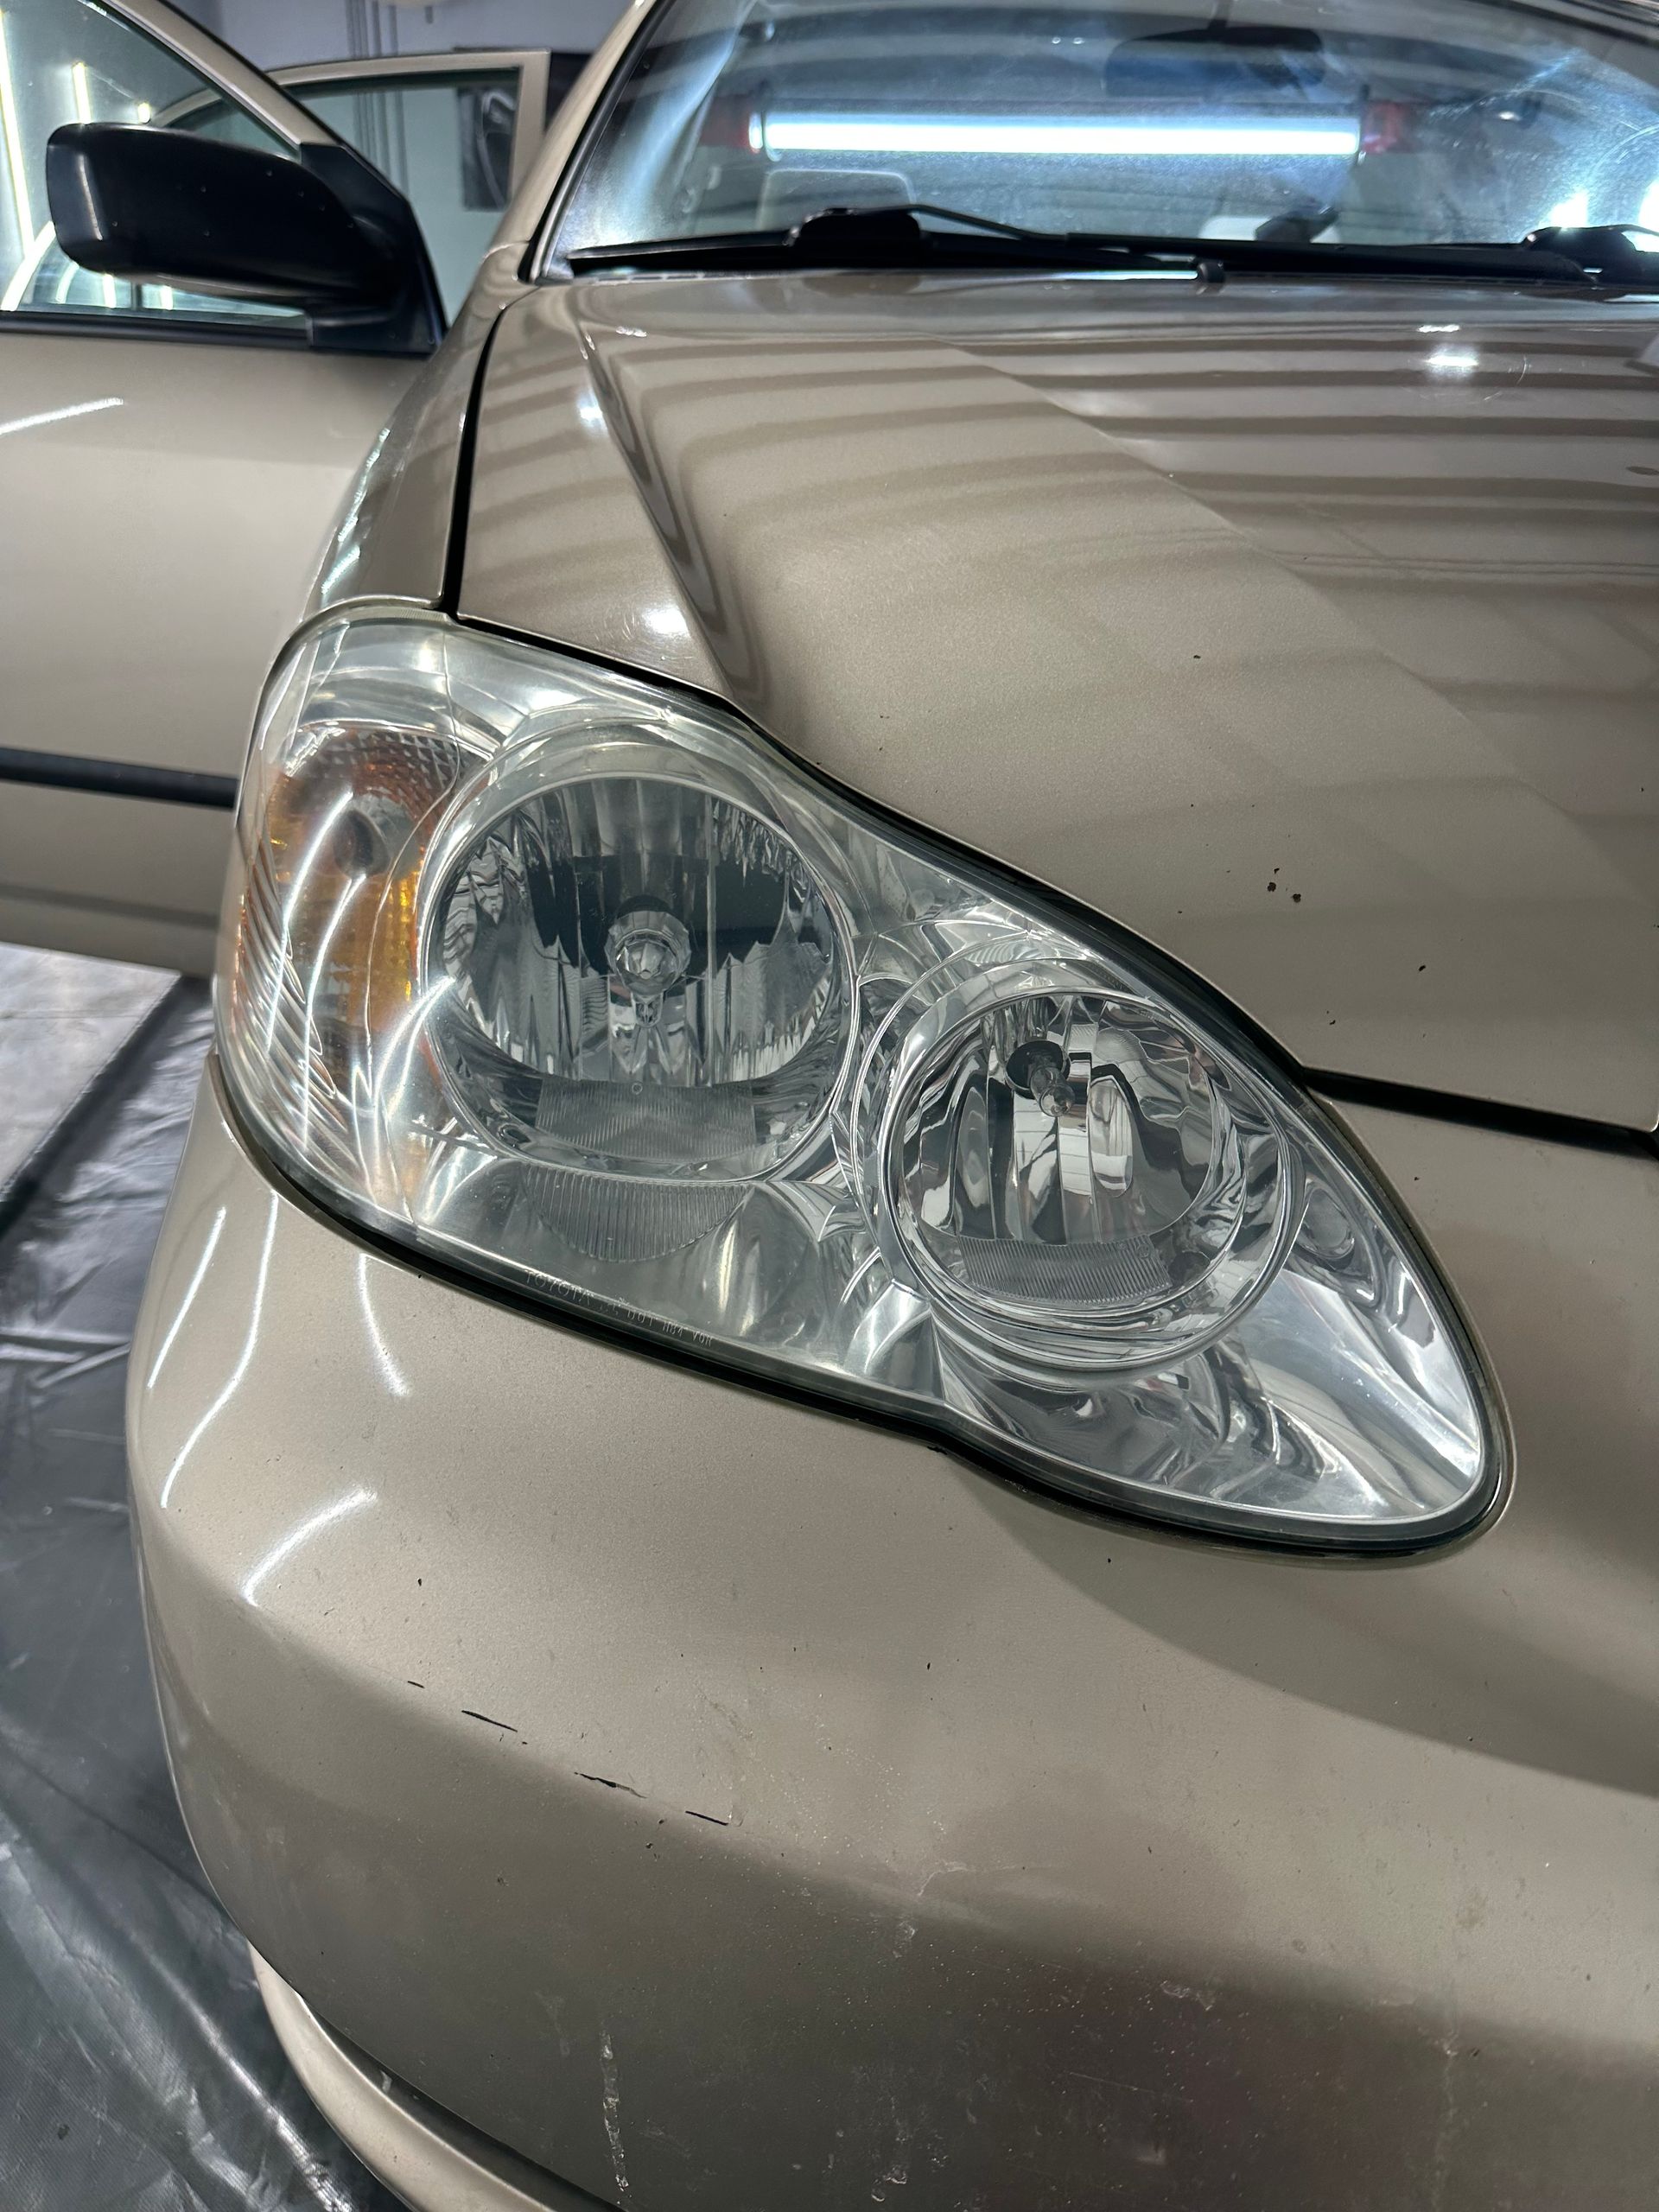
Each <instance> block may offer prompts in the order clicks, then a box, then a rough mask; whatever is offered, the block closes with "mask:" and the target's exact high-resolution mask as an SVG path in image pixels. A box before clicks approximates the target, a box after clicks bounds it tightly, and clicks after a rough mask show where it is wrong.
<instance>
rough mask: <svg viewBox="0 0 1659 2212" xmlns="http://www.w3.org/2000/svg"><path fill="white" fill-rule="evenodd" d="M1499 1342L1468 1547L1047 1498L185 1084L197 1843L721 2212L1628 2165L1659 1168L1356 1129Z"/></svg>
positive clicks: (165, 1513) (544, 2144)
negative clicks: (1478, 1523)
mask: <svg viewBox="0 0 1659 2212" xmlns="http://www.w3.org/2000/svg"><path fill="white" fill-rule="evenodd" d="M1345 1118H1346V1120H1347V1121H1348V1122H1349V1124H1350V1126H1351V1128H1353V1129H1354V1130H1355V1132H1356V1133H1357V1135H1358V1137H1359V1139H1360V1141H1362V1142H1363V1143H1364V1144H1365V1145H1366V1146H1367V1147H1369V1148H1370V1152H1371V1153H1372V1155H1373V1157H1374V1158H1375V1159H1376V1160H1377V1161H1378V1162H1379V1164H1380V1165H1381V1166H1382V1168H1383V1172H1384V1173H1386V1174H1387V1175H1389V1178H1390V1179H1391V1180H1392V1181H1393V1183H1394V1185H1395V1188H1396V1190H1397V1191H1399V1192H1401V1193H1402V1196H1403V1198H1405V1201H1406V1203H1407V1205H1408V1208H1409V1209H1410V1210H1411V1211H1412V1212H1413V1213H1414V1216H1415V1217H1416V1220H1417V1223H1418V1224H1419V1227H1420V1229H1421V1231H1422V1233H1423V1235H1424V1236H1425V1239H1426V1241H1427V1243H1428V1245H1429V1247H1430V1249H1432V1250H1433V1252H1434V1253H1435V1254H1436V1255H1437V1257H1438V1258H1439V1260H1440V1263H1441V1265H1442V1266H1443V1267H1444V1268H1445V1269H1446V1273H1447V1274H1448V1277H1449V1278H1450V1280H1451V1281H1452V1284H1453V1287H1455V1289H1456V1290H1457V1291H1458V1293H1459V1295H1460V1296H1461V1297H1462V1299H1463V1300H1464V1302H1465V1306H1466V1309H1467V1310H1468V1312H1469V1313H1470V1314H1471V1317H1472V1319H1473V1322H1474V1325H1475V1327H1476V1328H1477V1330H1478V1332H1480V1333H1481V1335H1482V1337H1483V1338H1484V1343H1485V1346H1486V1349H1487V1351H1488V1353H1489V1355H1490V1357H1491V1361H1492V1364H1493V1368H1494V1370H1495V1372H1496V1374H1497V1377H1498V1380H1499V1383H1500V1386H1501V1387H1502V1388H1503V1391H1504V1393H1505V1396H1506V1402H1507V1410H1508V1413H1509V1416H1510V1421H1511V1424H1512V1427H1513V1432H1514V1437H1515V1446H1516V1480H1515V1488H1514V1492H1513V1495H1512V1497H1510V1501H1509V1503H1508V1504H1507V1506H1506V1508H1505V1510H1504V1511H1503V1514H1502V1515H1501V1516H1499V1517H1498V1518H1497V1520H1496V1521H1495V1522H1493V1523H1492V1524H1491V1525H1490V1526H1489V1527H1487V1528H1486V1529H1484V1531H1483V1532H1482V1533H1481V1534H1479V1535H1478V1536H1476V1537H1475V1538H1473V1539H1472V1540H1470V1541H1465V1542H1464V1543H1462V1544H1460V1545H1457V1546H1454V1547H1452V1548H1446V1549H1443V1550H1440V1551H1436V1552H1433V1553H1427V1554H1419V1555H1416V1556H1414V1557H1409V1558H1405V1559H1394V1560H1366V1561H1334V1560H1319V1559H1316V1558H1309V1557H1293V1556H1288V1555H1276V1554H1268V1553H1266V1552H1260V1551H1250V1550H1247V1549H1244V1548H1239V1547H1236V1546H1228V1545H1225V1544H1223V1543H1219V1542H1217V1541H1207V1540H1203V1539H1199V1538H1196V1537H1188V1536H1177V1535H1167V1534H1164V1533H1160V1532H1159V1531H1156V1530H1154V1529H1149V1528H1147V1527H1145V1526H1139V1525H1135V1524H1132V1523H1129V1522H1125V1521H1122V1520H1111V1519H1109V1518H1106V1517H1104V1516H1097V1515H1092V1514H1090V1513H1086V1512H1084V1511H1081V1510H1075V1509H1072V1508H1071V1507H1068V1506H1065V1505H1063V1504H1058V1503H1053V1502H1052V1501H1049V1500H1046V1499H1045V1498H1042V1497H1038V1496H1035V1495H1033V1494H1032V1493H1029V1492H1027V1491H1022V1490H1020V1489H1019V1488H1016V1487H1014V1485H1012V1484H1005V1483H1002V1482H1000V1481H998V1480H996V1479H995V1478H992V1477H990V1476H988V1475H987V1474H985V1473H983V1472H982V1471H976V1470H975V1469H972V1468H970V1467H969V1466H967V1465H964V1464H963V1463H961V1462H960V1461H958V1460H957V1459H955V1458H953V1457H952V1456H951V1455H950V1453H949V1452H946V1451H943V1450H938V1449H933V1448H931V1447H929V1446H925V1445H924V1444H922V1443H919V1442H918V1441H916V1440H913V1439H911V1438H906V1437H901V1436H899V1435H897V1434H894V1433H891V1432H889V1431H887V1430H885V1429H883V1428H881V1427H877V1426H874V1425H868V1424H865V1423H861V1422H858V1421H852V1420H849V1419H848V1418H845V1417H842V1416H838V1415H834V1414H827V1413H819V1412H815V1411H811V1410H809V1409H806V1408H803V1407H801V1406H799V1405H797V1404H794V1403H790V1402H784V1401H782V1400H779V1399H777V1398H774V1397H771V1396H768V1395H765V1394H763V1393H761V1392H760V1391H758V1390H753V1389H743V1388H739V1387H735V1386H728V1385H725V1384H722V1383H718V1382H716V1381H714V1380H712V1379H710V1378H709V1377H707V1376H702V1375H700V1374H697V1373H694V1372H691V1371H689V1370H685V1369H683V1368H680V1367H677V1366H674V1365H671V1364H669V1363H665V1362H663V1361H660V1360H658V1359H653V1358H652V1357H647V1356H645V1355H641V1354H636V1353H633V1352H631V1351H625V1350H622V1349H620V1348H619V1347H618V1346H616V1345H615V1344H610V1343H607V1342H604V1341H601V1339H599V1338H595V1337H593V1336H589V1335H587V1334H583V1333H582V1332H579V1331H576V1330H574V1329H570V1328H567V1327H565V1326H563V1325H558V1324H556V1323H554V1322H551V1321H541V1320H537V1319H531V1318H527V1317H525V1316H524V1315H522V1314H520V1313H515V1312H513V1311H511V1310H509V1309H507V1308H505V1307H504V1306H499V1305H496V1304H494V1303H492V1302H491V1301H490V1300H486V1299H484V1298H481V1297H474V1296H472V1295H469V1294H465V1293H463V1292H461V1291H458V1290H456V1289H454V1288H453V1287H448V1285H445V1284H442V1283H440V1282H437V1281H434V1280H432V1279H430V1278H429V1277H427V1276H424V1275H423V1274H421V1273H420V1272H419V1271H417V1270H416V1268H412V1267H409V1266H405V1265H403V1264H401V1263H399V1262H396V1261H393V1260H391V1259H388V1258H386V1257H384V1256H382V1255H380V1254H378V1252H375V1251H372V1250H371V1249H368V1248H366V1247H365V1246H364V1245H362V1244H360V1243H358V1242H356V1241H355V1240H354V1239H353V1237H352V1236H349V1235H347V1234H346V1233H345V1232H343V1231H342V1230H340V1229H338V1228H336V1227H334V1226H333V1225H331V1224H327V1223H326V1222H324V1221H323V1220H321V1219H320V1218H319V1217H317V1216H316V1215H315V1214H314V1213H313V1212H311V1211H309V1210H308V1209H307V1208H306V1207H305V1206H304V1205H302V1204H300V1203H298V1202H296V1200H295V1199H293V1198H291V1197H290V1196H289V1195H287V1194H285V1193H284V1192H282V1191H280V1190H279V1189H277V1187H276V1186H275V1185H273V1184H272V1183H271V1182H270V1180H269V1179H267V1177H266V1176H265V1175H264V1173H263V1172H262V1170H261V1168H260V1167H259V1166H258V1165H257V1163H256V1161H255V1160H252V1159H251V1157H250V1156H249V1154H247V1153H246V1152H245V1149H244V1148H243V1147H242V1144H241V1142H240V1141H239V1139H238V1136H237V1135H235V1134H234V1132H233V1131H232V1128H231V1127H230V1125H229V1124H228V1122H227V1121H226V1117H225V1116H224V1113H223V1110H222V1109H221V1107H220V1104H219V1101H218V1098H217V1096H216V1095H215V1093H214V1092H213V1088H212V1085H211V1083H210V1084H209V1085H208V1087H207V1090H205V1091H204V1095H203V1097H202V1099H201V1101H200V1106H199V1109H198V1113H197V1116H196V1121H195V1125H194V1130H193V1134H192V1136H191V1141H190V1144H189V1147H188V1152H187V1155H186V1159H185V1162H184V1166H183V1168H182V1170H181V1175H180V1179H179V1184H178V1187H177V1190H176V1192H175V1196H174V1199H173V1203H172V1206H171V1209H170V1211H169V1214H168V1224H167V1226H166V1229H165V1230H164V1232H163V1236H162V1243H161V1246H160V1248H159V1250H158V1253H157V1255H156V1264H155V1267H154V1269H153V1271H152V1274H151V1278H150V1285H149V1294H148V1296H147V1299H146V1302H145V1309H144V1313H143V1320H142V1323H141V1327H140V1332H139V1337H138V1340H137V1344H136V1345H135V1349H134V1357H133V1389H132V1396H131V1401H130V1433H131V1447H132V1453H131V1456H132V1467H133V1485H134V1491H135V1499H136V1512H137V1528H138V1530H139V1535H140V1546H141V1554H142V1560H143V1571H144V1579H145V1586H146V1597H147V1603H148V1607H149V1627H150V1636H151V1643H152V1650H153V1655H154V1659H155V1663H156V1675H157V1679H158V1682H159V1685H160V1690H161V1696H162V1709H163V1713H164V1717H165V1720H166V1725H167V1730H168V1738H169V1742H170V1745H171V1748H172V1753H173V1759H174V1765H175V1775H176V1778H177V1781H178V1784H179V1789H180V1794H181V1798H182V1800H183V1803H184V1808H185V1812H186V1816H187V1818H188V1821H189V1825H190V1828H191V1833H192V1834H193V1836H194V1840H195V1842H196V1845H197V1847H198V1849H199V1851H200V1854H201V1857H202V1859H203V1862H204V1864H205V1866H206V1867H207V1872H208V1873H209V1875H210V1876H211V1877H212V1878H213V1882H214V1884H215V1885H216V1886H217V1888H218V1889H219V1893H220V1895H221V1897H223V1898H224V1901H225V1903H226V1906H227V1907H228V1908H229V1910H230V1911H231V1913H232V1916H234V1917H235V1919H236V1920H237V1922H238V1924H239V1925H240V1926H241V1928H242V1929H243V1930H244V1931H245V1933H246V1935H247V1936H249V1938H250V1939H251V1942H253V1943H254V1944H255V1945H256V1946H257V1948H258V1950H259V1951H260V1952H261V1953H263V1954H264V1957H265V1958H266V1959H268V1960H269V1961H270V1962H271V1964H272V1965H273V1967H275V1968H276V1970H277V1973H278V1974H280V1975H281V1976H282V1977H283V1979H284V1980H287V1981H288V1982H289V1983H291V1984H292V1985H293V1986H294V1987H295V1988H296V1990H298V1991H299V1992H301V1993H302V1994H303V1996H304V1998H305V1999H306V2000H307V2002H308V2004H309V2005H311V2006H312V2007H314V2008H315V2011H316V2012H318V2013H319V2014H320V2015H321V2017H322V2018H324V2019H325V2020H327V2022H328V2023H329V2024H331V2026H332V2027H333V2028H334V2029H335V2030H336V2031H339V2032H340V2034H341V2035H343V2036H345V2037H349V2038H350V2039H351V2041H352V2042H353V2043H354V2044H357V2045H359V2046H360V2047H361V2048H362V2049H363V2050H366V2051H368V2052H371V2053H372V2054H373V2056H374V2058H375V2060H376V2061H378V2062H379V2063H381V2064H383V2065H385V2067H387V2068H390V2069H391V2070H392V2072H393V2073H394V2074H396V2075H399V2076H401V2077H402V2078H403V2079H404V2081H405V2082H408V2083H410V2084H412V2085H413V2087H414V2088H416V2090H417V2091H418V2092H420V2093H421V2094H423V2095H424V2096H426V2097H429V2098H430V2099H432V2100H433V2101H435V2103H436V2104H437V2105H438V2106H440V2107H444V2108H447V2109H448V2111H449V2112H451V2113H456V2114H460V2115H461V2116H462V2118H463V2119H464V2120H465V2121H466V2122H467V2124H468V2125H469V2126H472V2127H474V2128H476V2129H478V2130H480V2131H481V2132H482V2133H484V2134H485V2135H486V2136H488V2137H490V2138H493V2139H496V2140H497V2141H499V2143H501V2144H505V2145H510V2146H511V2147H512V2149H513V2150H515V2151H516V2152H519V2153H521V2154H522V2155H523V2156H524V2158H528V2159H530V2160H532V2161H534V2162H536V2163H537V2164H539V2165H541V2166H543V2167H544V2168H546V2169H548V2170H550V2171H551V2172H552V2173H556V2174H557V2175H559V2176H561V2177H563V2178H564V2180H565V2181H567V2182H568V2183H572V2184H575V2185H576V2186H579V2187H581V2188H583V2189H586V2190H590V2191H592V2192H593V2193H594V2194H595V2195H596V2196H600V2197H601V2198H602V2199H604V2200H606V2201H607V2202H626V2203H629V2204H636V2203H637V2204H639V2205H651V2206H661V2207H663V2208H664V2212H668V2209H669V2208H674V2209H675V2212H678V2208H690V2207H711V2208H712V2207H719V2208H721V2212H744V2209H745V2208H754V2212H762V2208H764V2209H765V2212H790V2209H791V2208H795V2207H801V2208H810V2212H820V2208H832V2207H833V2208H842V2207H846V2208H850V2207H854V2206H860V2207H862V2206H866V2205H868V2204H869V2203H870V2202H872V2201H873V2200H874V2201H878V2202H879V2201H882V2200H886V2201H887V2202H892V2203H900V2204H903V2205H904V2206H906V2208H908V2212H944V2208H945V2207H952V2208H957V2207H968V2206H978V2207H981V2208H982V2212H1049V2208H1052V2212H1076V2208H1078V2207H1082V2206H1086V2205H1091V2204H1095V2203H1106V2202H1110V2203H1113V2204H1119V2203H1122V2204H1131V2205H1147V2206H1160V2207H1161V2206H1167V2207H1170V2208H1176V2207H1179V2208H1180V2212H1211V2208H1214V2209H1215V2212H1220V2208H1225V2212H1240V2208H1247V2212H1248V2209H1249V2208H1255V2207H1261V2208H1262V2212H1268V2208H1272V2212H1303V2208H1306V2212H1314V2209H1315V2208H1317V2212H1331V2209H1332V2208H1333V2207H1336V2206H1341V2207H1344V2208H1365V2209H1366V2212H1370V2208H1376V2212H1385V2208H1386V2212H1398V2208H1400V2207H1402V2206H1404V2205H1414V2206H1415V2205H1423V2206H1443V2207H1446V2208H1451V2207H1457V2208H1459V2212H1478V2209H1479V2208H1482V2207H1486V2206H1491V2207H1494V2208H1496V2207H1497V2206H1499V2205H1502V2206H1505V2207H1510V2208H1514V2212H1532V2208H1536V2212H1561V2208H1562V2207H1565V2206H1568V2205H1570V2206H1572V2207H1573V2208H1574V2212H1598V2209H1599V2208H1603V2207H1624V2206H1630V2207H1636V2206H1637V2205H1641V2206H1643V2207H1645V2206H1646V2205H1648V2204H1649V2203H1650V2202H1651V2195H1652V2179H1653V2175H1654V2172H1655V2171H1656V2170H1659V2098H1656V2096H1655V2094H1654V2061H1655V2056H1656V2045H1659V2005H1656V1999H1655V1995H1654V1991H1653V1980H1654V1976H1653V1959H1654V1955H1655V1939H1656V1935H1659V1883H1656V1871H1659V1866H1656V1862H1659V1819H1656V1812H1655V1805H1654V1802H1653V1801H1654V1796H1655V1794H1656V1790H1655V1785H1656V1778H1659V1731H1656V1729H1655V1726H1654V1713H1653V1691H1654V1688H1655V1681H1656V1675H1659V1669H1656V1665H1655V1657H1656V1622H1655V1614H1654V1607H1653V1597H1654V1591H1655V1582H1656V1567H1659V1481H1656V1465H1655V1462H1656V1452H1655V1445H1656V1440H1659V1363H1655V1361H1654V1360H1653V1357H1652V1347H1653V1345H1654V1344H1655V1343H1656V1342H1659V1267H1656V1264H1655V1262H1656V1258H1659V1163H1656V1162H1655V1161H1654V1160H1651V1159H1650V1158H1648V1157H1645V1156H1643V1155H1642V1154H1638V1153H1637V1152H1636V1151H1634V1150H1631V1151H1630V1152H1629V1153H1627V1154H1626V1153H1615V1152H1597V1151H1591V1150H1586V1149H1580V1148H1578V1147H1563V1146H1556V1145H1551V1144H1547V1143H1543V1142H1541V1141H1534V1140H1531V1139H1526V1138H1521V1137H1516V1136H1505V1135H1496V1134H1494V1133H1491V1132H1490V1131H1482V1130H1477V1129H1472V1128H1459V1127H1456V1126H1452V1125H1447V1124H1441V1123H1435V1122H1424V1121H1418V1120H1414V1119H1412V1118H1409V1117H1407V1116H1398V1115H1393V1114H1385V1113H1381V1112H1373V1111H1369V1110H1367V1111H1363V1112H1362V1111H1357V1110H1350V1111H1348V1112H1347V1114H1346V1116H1345Z"/></svg>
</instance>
